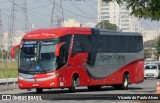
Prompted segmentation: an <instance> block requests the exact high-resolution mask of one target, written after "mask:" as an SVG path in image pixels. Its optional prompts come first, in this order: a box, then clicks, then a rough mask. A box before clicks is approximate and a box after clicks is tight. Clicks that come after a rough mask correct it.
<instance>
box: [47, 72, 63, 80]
mask: <svg viewBox="0 0 160 103" xmlns="http://www.w3.org/2000/svg"><path fill="white" fill-rule="evenodd" d="M59 75H60V73H57V74H54V75H52V76H49V77H48V79H53V78H56V77H58V76H59Z"/></svg>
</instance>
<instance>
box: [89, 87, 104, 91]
mask: <svg viewBox="0 0 160 103" xmlns="http://www.w3.org/2000/svg"><path fill="white" fill-rule="evenodd" d="M100 89H101V86H88V90H90V91H96V90H100Z"/></svg>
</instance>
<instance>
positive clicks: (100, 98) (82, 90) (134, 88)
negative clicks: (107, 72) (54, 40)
mask: <svg viewBox="0 0 160 103" xmlns="http://www.w3.org/2000/svg"><path fill="white" fill-rule="evenodd" d="M156 83H157V80H156V79H147V80H145V81H144V82H143V83H139V84H131V85H129V89H128V90H114V89H113V88H112V87H110V86H105V87H102V89H101V90H99V91H88V90H87V88H86V87H78V88H76V92H75V93H69V92H68V89H63V90H62V89H52V90H48V89H46V90H44V92H43V94H36V93H35V90H32V91H27V90H20V89H15V90H10V91H1V92H0V94H14V95H22V96H33V95H36V96H41V98H42V99H45V100H43V101H34V102H39V103H42V102H45V103H50V102H52V103H53V102H56V103H64V102H65V103H74V102H76V103H81V102H86V103H97V102H100V103H108V102H110V103H128V102H129V103H152V102H144V101H146V100H143V101H142V100H118V99H117V100H109V99H114V98H115V97H114V94H120V95H119V96H121V95H125V96H128V95H129V96H130V95H133V94H136V95H141V94H145V95H154V94H156V93H155V90H156ZM47 98H49V100H46V99H47ZM117 98H118V97H117ZM152 101H153V100H152ZM0 102H3V103H4V101H2V100H1V101H0ZM5 102H6V103H7V102H11V101H5ZM12 102H14V101H12ZM19 102H20V103H21V101H15V103H19ZM23 102H27V101H23ZM28 102H29V101H28ZM28 102H27V103H28ZM30 102H31V101H30ZM30 102H29V103H30ZM31 103H33V102H31ZM154 103H160V102H159V101H155V100H154Z"/></svg>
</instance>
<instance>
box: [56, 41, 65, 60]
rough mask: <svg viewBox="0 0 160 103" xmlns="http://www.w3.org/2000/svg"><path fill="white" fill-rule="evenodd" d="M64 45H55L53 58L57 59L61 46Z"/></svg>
mask: <svg viewBox="0 0 160 103" xmlns="http://www.w3.org/2000/svg"><path fill="white" fill-rule="evenodd" d="M64 44H65V42H62V43H59V44H57V46H56V49H55V56H57V57H58V56H59V54H60V49H61V46H62V45H64Z"/></svg>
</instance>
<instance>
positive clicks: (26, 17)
mask: <svg viewBox="0 0 160 103" xmlns="http://www.w3.org/2000/svg"><path fill="white" fill-rule="evenodd" d="M23 12H24V17H25V30H26V32H28V31H29V22H28V13H27V1H26V0H24V6H23Z"/></svg>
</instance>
